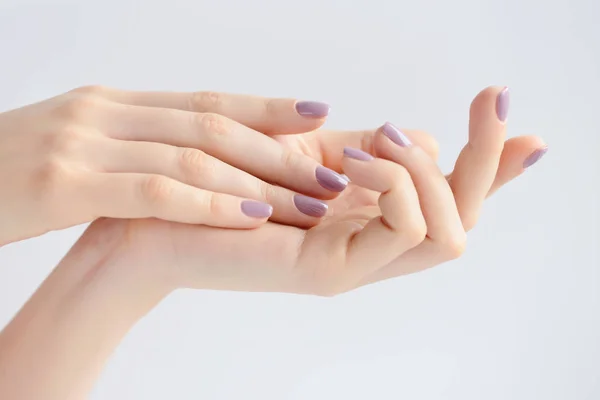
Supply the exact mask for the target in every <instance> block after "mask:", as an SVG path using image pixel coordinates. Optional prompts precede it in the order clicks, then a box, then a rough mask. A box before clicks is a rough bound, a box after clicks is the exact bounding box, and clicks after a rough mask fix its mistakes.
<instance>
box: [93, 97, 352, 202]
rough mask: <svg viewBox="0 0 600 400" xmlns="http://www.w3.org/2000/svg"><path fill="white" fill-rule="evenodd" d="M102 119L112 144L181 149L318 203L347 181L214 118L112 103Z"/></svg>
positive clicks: (244, 129)
mask: <svg viewBox="0 0 600 400" xmlns="http://www.w3.org/2000/svg"><path fill="white" fill-rule="evenodd" d="M114 107H115V111H116V112H115V113H114V116H113V117H112V118H106V119H104V121H109V122H105V124H110V125H109V126H107V127H106V130H107V133H108V134H109V135H110V136H112V137H113V138H116V139H121V140H128V141H144V142H156V143H164V144H169V145H173V146H177V147H187V148H195V149H199V150H202V151H203V152H205V153H207V154H209V155H211V156H213V157H215V158H218V159H220V160H222V161H223V162H225V163H227V164H230V165H232V166H234V167H236V168H239V169H242V170H244V171H246V172H248V173H249V174H251V175H254V176H256V177H258V178H260V179H262V180H265V181H267V182H269V183H273V184H276V185H279V186H285V187H287V188H288V189H291V190H294V191H297V192H300V193H303V194H306V195H308V196H312V197H318V198H321V199H331V198H334V197H336V195H337V194H338V193H339V192H341V191H343V190H344V189H345V188H346V186H347V184H348V181H347V180H346V179H345V178H344V177H343V176H341V175H340V174H338V173H337V172H335V171H333V170H331V169H328V168H325V167H323V166H322V165H320V164H319V163H318V162H317V161H316V160H314V159H312V158H310V157H308V156H306V155H304V154H301V153H299V152H296V151H292V150H291V149H287V148H285V147H283V146H282V145H281V144H279V143H278V142H276V141H275V140H273V139H272V138H270V137H268V136H265V135H263V134H261V133H259V132H256V131H254V130H252V129H250V128H248V127H246V126H244V125H242V124H239V123H237V122H235V121H233V120H231V119H228V118H226V117H223V116H221V115H218V114H210V113H207V114H201V113H193V112H187V111H181V110H173V109H163V108H151V107H138V106H129V105H121V104H118V105H117V104H115V105H114Z"/></svg>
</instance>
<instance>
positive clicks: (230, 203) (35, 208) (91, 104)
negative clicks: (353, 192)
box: [0, 86, 347, 245]
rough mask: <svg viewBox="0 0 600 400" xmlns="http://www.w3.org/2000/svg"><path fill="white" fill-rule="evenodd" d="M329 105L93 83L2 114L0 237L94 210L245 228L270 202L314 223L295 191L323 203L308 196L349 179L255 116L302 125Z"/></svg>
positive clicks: (315, 123) (288, 127)
mask: <svg viewBox="0 0 600 400" xmlns="http://www.w3.org/2000/svg"><path fill="white" fill-rule="evenodd" d="M176 101H178V102H179V103H176ZM158 102H160V104H162V105H163V106H162V107H160V106H159V107H156V106H152V105H155V104H156V103H158ZM175 106H177V107H175ZM177 108H180V109H177ZM223 110H224V111H226V114H227V115H228V116H229V117H230V118H228V117H227V116H223V115H221V114H218V113H219V112H221V111H223ZM328 112H329V106H327V105H326V104H323V103H318V102H310V101H298V100H295V99H266V98H260V97H254V96H243V95H223V94H216V93H211V92H197V93H138V92H124V91H120V90H116V89H109V88H104V87H95V86H93V87H84V88H80V89H76V90H74V91H71V92H69V93H66V94H63V95H60V96H57V97H55V98H52V99H49V100H46V101H44V102H41V103H37V104H33V105H30V106H27V107H23V108H20V109H17V110H13V111H9V112H6V113H2V114H0V181H1V182H2V207H1V208H0V221H2V224H1V225H0V245H3V244H7V243H10V242H13V241H17V240H21V239H26V238H29V237H33V236H36V235H40V234H43V233H45V232H48V231H51V230H56V229H61V228H67V227H70V226H73V225H77V224H81V223H85V222H90V221H92V220H94V219H96V218H98V217H112V218H148V217H154V218H160V219H164V220H169V221H176V222H183V223H191V224H205V225H210V226H218V227H227V228H253V227H257V226H259V225H260V224H262V223H264V222H265V221H266V220H267V218H268V217H270V216H271V212H272V216H271V217H272V220H273V221H276V222H280V223H285V224H291V225H295V226H301V227H310V226H314V225H315V224H317V223H318V222H319V216H315V215H307V214H306V213H305V212H303V211H305V210H303V209H301V208H298V207H297V206H296V204H295V201H294V200H295V195H296V192H300V193H302V194H304V195H306V196H308V200H306V201H309V202H311V204H317V205H320V204H325V203H324V202H322V201H319V200H317V199H314V198H315V197H316V198H319V199H331V198H334V197H335V196H336V195H337V194H338V193H339V192H340V191H342V190H343V189H345V187H346V185H347V181H346V180H345V179H344V178H343V177H341V176H340V175H338V174H336V173H335V172H333V171H331V170H329V169H326V168H324V167H322V166H321V165H319V163H318V162H317V161H315V160H314V159H312V158H310V157H307V156H305V155H303V154H301V153H297V152H291V151H290V150H289V149H287V148H285V147H283V146H282V145H281V144H280V143H278V142H277V141H275V140H273V139H272V138H270V137H268V136H266V135H265V134H263V133H261V132H259V131H257V130H255V129H253V128H252V127H254V128H258V129H263V130H264V131H265V132H267V133H271V132H278V133H279V134H282V133H286V134H292V133H299V132H306V131H311V130H314V129H316V128H318V127H320V126H321V125H322V124H323V123H324V122H325V119H326V116H327V113H328ZM236 121H237V122H236ZM265 127H269V129H264V128H265ZM257 202H258V203H257ZM260 203H264V204H260ZM66 205H67V206H66ZM271 207H272V208H271ZM325 208H326V205H325Z"/></svg>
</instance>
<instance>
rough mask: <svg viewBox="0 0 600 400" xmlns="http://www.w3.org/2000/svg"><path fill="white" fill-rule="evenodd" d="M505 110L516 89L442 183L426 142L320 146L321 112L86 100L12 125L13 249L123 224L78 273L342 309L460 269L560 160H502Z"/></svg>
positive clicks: (5, 119) (497, 104) (485, 99)
mask: <svg viewBox="0 0 600 400" xmlns="http://www.w3.org/2000/svg"><path fill="white" fill-rule="evenodd" d="M507 110H508V91H507V90H506V89H504V88H499V87H491V88H488V89H485V90H484V91H482V92H481V93H480V94H479V95H478V96H477V97H476V98H475V100H474V101H473V103H472V105H471V113H470V124H469V142H468V144H467V145H466V146H465V148H464V150H463V151H462V152H461V154H460V156H459V157H458V159H457V162H456V166H455V169H454V171H453V172H452V174H451V175H449V176H447V177H446V176H444V175H443V174H442V173H441V171H440V170H439V169H438V167H437V166H436V163H435V160H436V158H437V145H436V143H435V141H434V140H433V139H432V138H431V137H430V136H428V135H427V134H425V133H424V132H421V131H413V130H402V131H400V130H399V129H398V128H396V127H395V126H393V125H392V124H389V123H386V124H385V125H383V126H382V127H380V128H379V129H377V130H373V131H356V132H330V131H324V130H315V129H317V128H318V127H320V126H321V125H322V124H323V122H324V120H325V117H326V115H327V112H328V106H326V105H324V104H322V103H315V102H297V101H295V100H291V99H262V98H255V97H249V96H240V95H225V94H215V93H196V94H193V95H190V94H180V93H131V92H122V91H117V90H112V89H107V88H84V89H78V90H76V91H74V92H70V93H67V94H65V95H62V96H59V97H57V98H54V99H50V100H48V101H46V102H43V103H39V104H36V105H32V106H29V107H26V108H23V109H19V110H15V111H11V112H9V113H5V114H3V115H0V132H3V134H2V136H0V141H1V142H2V145H1V146H0V161H1V162H3V163H4V164H5V165H3V166H2V167H1V168H0V171H3V172H0V173H2V174H5V175H6V176H3V177H2V178H3V181H6V182H9V185H8V187H9V188H10V190H7V193H8V198H7V199H5V202H6V204H7V206H3V207H2V210H0V213H2V214H3V215H2V219H3V220H4V221H8V223H5V224H3V227H2V228H0V229H1V231H0V244H1V243H6V242H10V241H14V240H18V239H22V238H26V237H30V236H33V235H37V234H41V233H43V232H46V231H48V230H53V229H59V228H64V227H67V226H72V225H75V224H79V223H84V222H88V221H91V220H94V219H96V218H98V217H111V219H99V220H96V221H95V222H94V223H93V224H92V225H91V226H90V227H89V228H88V230H87V231H86V233H85V234H84V236H83V237H82V238H81V239H80V241H79V242H78V243H77V244H76V245H75V247H74V248H73V250H72V251H71V253H70V255H69V256H67V259H69V258H71V259H73V258H75V259H77V258H81V257H82V255H83V254H89V253H93V254H94V257H95V260H96V261H95V262H94V263H93V264H94V265H93V269H94V271H95V272H97V271H99V270H110V271H119V272H118V273H122V272H123V271H127V272H128V273H130V274H134V275H137V276H145V277H146V278H147V279H149V280H152V281H153V282H158V283H159V285H160V286H162V287H163V288H166V289H167V290H171V289H174V288H177V287H196V288H210V289H225V290H244V291H284V292H294V293H313V294H319V295H332V294H338V293H341V292H345V291H347V290H351V289H353V288H355V287H358V286H361V285H364V284H367V283H371V282H375V281H379V280H382V279H388V278H391V277H394V276H399V275H403V274H406V273H410V272H415V271H419V270H422V269H424V268H428V267H431V266H434V265H437V264H440V263H442V262H444V261H447V260H450V259H453V258H456V257H458V256H459V255H460V254H461V253H462V251H463V249H464V245H465V236H466V231H468V230H469V229H471V228H472V227H473V226H474V224H475V223H476V221H477V218H478V215H479V212H480V208H481V205H482V203H483V201H484V199H485V198H486V197H487V196H488V195H490V194H491V193H493V192H494V191H495V190H497V189H498V188H499V187H501V186H502V185H503V184H505V183H506V182H508V181H510V180H511V179H513V178H514V177H516V176H517V175H519V174H520V173H522V172H523V170H524V168H526V167H527V166H529V165H531V164H532V163H533V162H534V161H536V160H537V159H539V157H540V156H541V155H543V153H544V152H545V149H546V148H545V146H544V144H543V142H542V141H541V140H540V139H539V138H536V137H530V136H525V137H518V138H514V139H510V140H508V141H506V142H505V141H504V137H505V120H506V115H507ZM303 132H308V133H303ZM269 136H270V137H269ZM24 148H25V149H28V150H27V151H29V152H30V154H28V155H24V154H22V151H23V150H22V149H24ZM9 171H10V172H9ZM340 173H344V174H345V175H346V176H347V177H348V178H349V180H350V183H349V182H348V180H347V179H346V178H345V177H344V176H342V175H340ZM5 187H6V186H5ZM340 192H341V194H340ZM336 196H337V197H336ZM326 200H329V201H326ZM268 205H272V206H273V208H271V207H269V206H268ZM269 217H270V221H268V222H267V218H269ZM114 218H122V219H114ZM258 226H260V228H259V229H231V228H255V227H258Z"/></svg>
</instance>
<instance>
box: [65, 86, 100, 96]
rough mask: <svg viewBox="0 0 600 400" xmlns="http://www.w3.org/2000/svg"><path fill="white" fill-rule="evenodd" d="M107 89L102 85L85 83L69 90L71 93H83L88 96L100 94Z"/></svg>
mask: <svg viewBox="0 0 600 400" xmlns="http://www.w3.org/2000/svg"><path fill="white" fill-rule="evenodd" d="M107 91H108V88H107V87H105V86H102V85H85V86H80V87H78V88H75V89H73V90H71V93H77V94H83V95H88V96H102V95H103V94H105V93H106V92H107Z"/></svg>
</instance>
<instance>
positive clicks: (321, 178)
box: [315, 166, 348, 192]
mask: <svg viewBox="0 0 600 400" xmlns="http://www.w3.org/2000/svg"><path fill="white" fill-rule="evenodd" d="M315 177H316V178H317V182H319V185H321V186H323V187H324V188H325V189H327V190H331V191H332V192H341V191H342V190H344V189H346V186H348V180H347V179H344V177H343V176H342V175H340V174H338V173H337V172H335V171H333V170H331V169H329V168H325V167H321V166H319V167H317V170H316V171H315Z"/></svg>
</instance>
